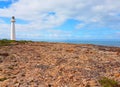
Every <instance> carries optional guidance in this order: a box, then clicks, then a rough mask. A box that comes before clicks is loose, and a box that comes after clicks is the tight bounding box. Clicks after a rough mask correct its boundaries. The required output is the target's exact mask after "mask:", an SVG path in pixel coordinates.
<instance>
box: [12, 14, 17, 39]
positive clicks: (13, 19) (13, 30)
mask: <svg viewBox="0 0 120 87" xmlns="http://www.w3.org/2000/svg"><path fill="white" fill-rule="evenodd" d="M11 40H16V37H15V17H14V16H12V19H11Z"/></svg>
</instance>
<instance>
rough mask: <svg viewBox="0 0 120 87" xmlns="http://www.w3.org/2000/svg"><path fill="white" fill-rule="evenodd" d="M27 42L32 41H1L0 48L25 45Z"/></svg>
mask: <svg viewBox="0 0 120 87" xmlns="http://www.w3.org/2000/svg"><path fill="white" fill-rule="evenodd" d="M28 42H32V41H26V40H19V41H16V40H7V39H2V40H0V46H9V45H12V44H13V43H20V44H21V43H22V44H25V43H28Z"/></svg>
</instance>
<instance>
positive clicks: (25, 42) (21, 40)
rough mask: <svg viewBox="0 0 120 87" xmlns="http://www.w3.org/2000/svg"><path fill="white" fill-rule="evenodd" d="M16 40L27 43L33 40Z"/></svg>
mask: <svg viewBox="0 0 120 87" xmlns="http://www.w3.org/2000/svg"><path fill="white" fill-rule="evenodd" d="M16 42H18V43H23V44H25V43H28V42H32V41H30V40H29V41H27V40H19V41H16Z"/></svg>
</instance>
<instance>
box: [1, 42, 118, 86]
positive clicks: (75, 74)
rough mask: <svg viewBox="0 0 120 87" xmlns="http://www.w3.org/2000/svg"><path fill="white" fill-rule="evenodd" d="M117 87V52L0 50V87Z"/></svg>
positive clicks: (36, 45)
mask: <svg viewBox="0 0 120 87" xmlns="http://www.w3.org/2000/svg"><path fill="white" fill-rule="evenodd" d="M102 77H107V78H110V79H114V80H116V81H117V82H119V83H120V48H117V47H105V46H95V45H84V44H79V45H75V44H65V43H47V42H29V43H24V44H19V43H15V44H12V45H10V46H0V87H101V86H100V84H99V82H98V80H99V79H100V78H102Z"/></svg>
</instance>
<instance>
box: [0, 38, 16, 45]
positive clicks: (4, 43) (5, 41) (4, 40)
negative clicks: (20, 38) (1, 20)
mask: <svg viewBox="0 0 120 87" xmlns="http://www.w3.org/2000/svg"><path fill="white" fill-rule="evenodd" d="M13 42H15V40H7V39H2V40H0V46H8V45H11V43H13Z"/></svg>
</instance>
